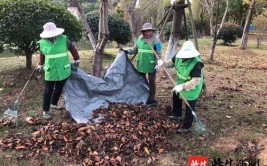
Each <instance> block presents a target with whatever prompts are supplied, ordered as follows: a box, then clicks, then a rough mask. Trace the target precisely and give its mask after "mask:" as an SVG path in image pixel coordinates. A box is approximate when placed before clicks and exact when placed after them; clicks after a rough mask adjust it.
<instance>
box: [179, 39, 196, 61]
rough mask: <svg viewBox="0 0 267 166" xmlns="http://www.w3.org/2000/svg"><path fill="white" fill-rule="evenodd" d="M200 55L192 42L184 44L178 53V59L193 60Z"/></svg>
mask: <svg viewBox="0 0 267 166" xmlns="http://www.w3.org/2000/svg"><path fill="white" fill-rule="evenodd" d="M199 55H200V53H199V52H198V51H197V50H196V49H195V46H194V43H193V42H191V41H186V42H184V44H183V46H182V48H181V50H180V51H179V52H178V53H177V55H176V57H177V58H193V57H197V56H199Z"/></svg>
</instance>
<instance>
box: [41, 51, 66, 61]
mask: <svg viewBox="0 0 267 166" xmlns="http://www.w3.org/2000/svg"><path fill="white" fill-rule="evenodd" d="M64 56H68V52H65V53H61V54H51V55H46V56H45V58H47V59H54V58H60V57H64Z"/></svg>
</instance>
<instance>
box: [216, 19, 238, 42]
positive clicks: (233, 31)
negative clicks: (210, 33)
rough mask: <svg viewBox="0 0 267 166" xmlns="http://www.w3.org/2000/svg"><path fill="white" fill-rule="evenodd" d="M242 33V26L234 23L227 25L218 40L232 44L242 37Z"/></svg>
mask: <svg viewBox="0 0 267 166" xmlns="http://www.w3.org/2000/svg"><path fill="white" fill-rule="evenodd" d="M218 26H219V25H218ZM242 33H243V28H242V27H241V26H239V25H236V24H232V23H225V24H224V25H223V27H222V29H221V31H220V33H219V35H218V39H222V40H223V41H224V44H232V43H234V42H235V41H236V39H237V38H240V37H242Z"/></svg>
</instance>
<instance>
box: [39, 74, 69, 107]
mask: <svg viewBox="0 0 267 166" xmlns="http://www.w3.org/2000/svg"><path fill="white" fill-rule="evenodd" d="M66 80H67V79H65V80H62V81H45V90H44V97H43V111H49V107H50V103H51V104H53V105H57V103H58V100H59V97H60V95H61V93H62V89H63V87H64V84H65V82H66Z"/></svg>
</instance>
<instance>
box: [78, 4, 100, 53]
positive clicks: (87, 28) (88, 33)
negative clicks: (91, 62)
mask: <svg viewBox="0 0 267 166" xmlns="http://www.w3.org/2000/svg"><path fill="white" fill-rule="evenodd" d="M73 2H74V3H75V5H76V7H77V9H78V11H79V14H80V18H81V21H82V24H83V27H84V29H85V32H86V36H87V39H88V40H89V41H90V43H91V45H92V48H93V51H94V52H95V49H96V42H95V38H94V35H93V33H92V30H91V28H90V26H89V25H88V23H87V19H86V16H85V14H84V11H83V7H82V5H81V3H80V0H73Z"/></svg>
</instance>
